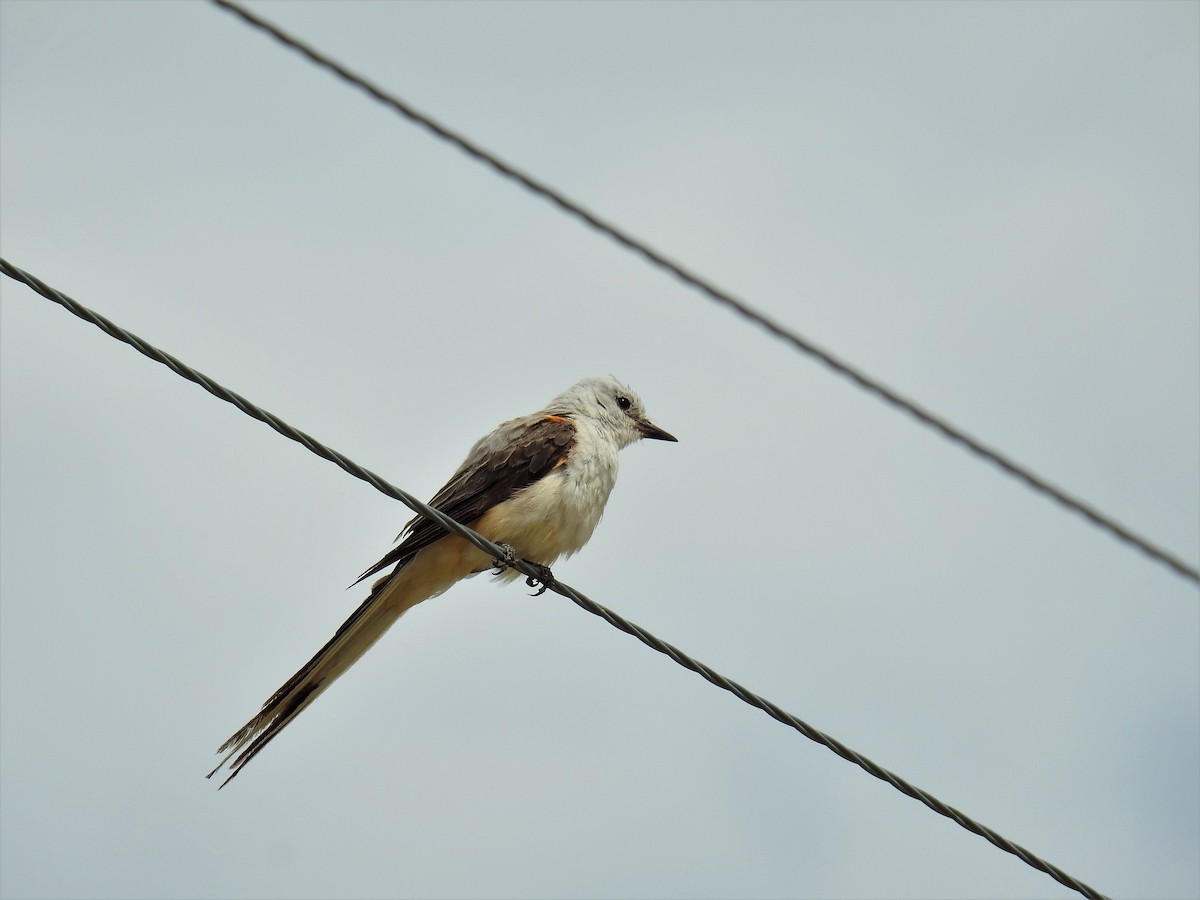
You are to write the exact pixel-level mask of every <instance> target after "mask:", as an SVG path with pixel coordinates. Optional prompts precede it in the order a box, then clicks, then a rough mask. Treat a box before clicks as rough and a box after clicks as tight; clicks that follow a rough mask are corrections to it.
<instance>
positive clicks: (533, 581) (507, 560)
mask: <svg viewBox="0 0 1200 900" xmlns="http://www.w3.org/2000/svg"><path fill="white" fill-rule="evenodd" d="M496 546H497V547H499V548H500V549H501V550H502V551H504V555H503V556H498V557H496V558H495V559H493V560H492V566H493V568H492V574H493V575H503V574H504V572H505V571H506V570H508V569H515V568H516V567H517V564H518V563H522V562H523V563H525V564H526V565H529V566H533V567H534V568H535V569H537V574H536V575H529V576H528V577H526V579H525V585H526V586H527V587H531V588H537V590H536V591H535V592H534V593H533V594H531V595H530V596H532V597H540V596H542V594H544V593H546V590H547V589H548V588H552V587H554V585H555V581H554V573H553V572H551V571H550V567H549V566H543V565H540V564H538V563H535V562H530V561H529V560H527V559H524V560H523V559H521V558H520V557H519V556H517V551H516V550H514V549H513V548H512V545H510V544H503V543H498V544H496Z"/></svg>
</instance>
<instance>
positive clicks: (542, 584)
mask: <svg viewBox="0 0 1200 900" xmlns="http://www.w3.org/2000/svg"><path fill="white" fill-rule="evenodd" d="M525 562H526V563H528V564H529V565H531V566H533V567H534V568H535V569H537V574H536V575H530V576H529V577H528V578H526V579H525V586H526V587H535V588H537V590H536V591H534V592H533V593H532V594H530V595H529V596H531V597H540V596H542V594H544V593H546V589H547V588H552V587H554V585H555V584H557V583H558V582H556V581H555V580H554V573H553V572H551V571H550V567H549V566H542V565H538V564H537V563H535V562H529V560H525Z"/></svg>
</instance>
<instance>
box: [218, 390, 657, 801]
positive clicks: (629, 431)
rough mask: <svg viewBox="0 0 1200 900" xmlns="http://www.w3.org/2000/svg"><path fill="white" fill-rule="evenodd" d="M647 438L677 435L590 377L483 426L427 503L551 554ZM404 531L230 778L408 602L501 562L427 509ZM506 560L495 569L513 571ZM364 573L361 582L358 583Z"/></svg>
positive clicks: (258, 721) (569, 546) (587, 526)
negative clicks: (628, 450) (539, 405)
mask: <svg viewBox="0 0 1200 900" xmlns="http://www.w3.org/2000/svg"><path fill="white" fill-rule="evenodd" d="M642 438H652V439H654V440H659V441H674V440H676V438H674V437H672V436H671V435H669V434H667V432H665V431H663V430H662V429H661V428H659V427H658V426H656V425H654V424H653V423H652V422H651V421H650V420H649V419H648V418H646V412H645V410H644V409H643V408H642V401H641V400H639V399H638V396H637V394H635V393H634V392H633V391H631V390H630V389H629V388H627V387H626V386H625V385H623V384H621V383H620V382H619V381H617V380H616V379H615V378H585V379H584V380H583V381H581V382H579V383H578V384H576V385H574V386H573V387H570V388H568V389H567V390H566V391H564V392H563V393H561V394H559V395H558V396H557V397H555V398H554V399H553V400H551V401H550V405H549V406H547V407H546V408H545V409H543V410H541V411H540V412H536V413H533V414H532V415H529V416H522V417H521V418H519V419H512V420H510V421H508V422H505V423H503V424H502V425H499V426H498V427H497V428H496V430H495V431H493V432H491V433H490V434H488V435H485V436H484V437H482V438H480V439H479V440H478V441H477V442H476V443H475V446H474V447H472V448H471V452H470V453H469V454H468V455H467V459H466V461H465V462H464V463H463V464H462V465H461V466H459V467H458V471H457V472H455V473H454V476H453V477H452V478H451V479H450V480H449V481H448V482H446V485H445V487H443V488H442V489H441V490H440V491H438V492H437V494H435V495H434V497H433V499H432V500H430V501H429V505H430V506H432V507H434V508H436V509H439V510H441V511H442V512H444V513H446V515H448V516H450V517H451V518H453V519H455V520H457V521H459V522H461V523H463V524H464V525H468V526H470V527H471V528H473V529H475V531H477V532H479V533H480V534H482V535H483V536H484V537H486V538H488V539H490V540H492V541H495V542H496V543H499V544H506V545H508V546H509V547H511V548H512V550H513V552H514V553H515V554H516V556H518V557H520V558H522V559H525V560H528V561H529V562H532V563H534V564H536V565H540V566H550V565H552V564H553V563H554V561H555V560H556V559H558V558H559V557H560V556H564V555H565V556H569V555H571V554H572V553H574V552H576V551H577V550H579V549H580V548H581V547H583V545H584V544H586V543H587V542H588V539H589V538H590V537H591V536H592V532H593V531H595V530H596V525H597V524H598V523H599V522H600V517H601V515H603V514H604V505H605V503H607V502H608V495H609V493H610V492H611V491H612V489H613V485H614V484H615V483H616V480H617V451H618V450H620V449H621V448H622V447H626V446H628V445H629V444H632V443H633V442H634V441H637V440H641V439H642ZM397 540H398V541H399V542H400V543H399V544H398V545H397V546H396V547H395V548H393V549H392V551H391V552H390V553H388V554H387V555H386V556H384V557H383V559H381V560H380V561H379V562H377V563H375V565H373V566H371V568H369V569H367V571H365V572H363V574H362V575H360V576H359V578H358V581H362V580H363V579H364V578H368V577H370V576H372V575H375V574H378V573H379V572H382V571H384V570H385V569H388V568H391V569H392V571H391V572H390V573H388V574H387V575H385V576H383V577H382V578H380V579H379V580H378V581H376V582H375V583H374V584H373V585H372V586H371V593H370V595H369V596H368V597H367V599H366V600H365V601H363V604H362V605H361V606H360V607H359V608H358V609H356V610H355V611H354V614H353V615H351V616H350V618H349V619H347V620H346V621H345V622H344V623H342V627H341V628H339V629H338V630H337V633H336V634H335V635H334V636H333V637H332V638H331V639H330V640H329V642H328V643H327V644H326V645H325V646H324V647H322V648H321V649H320V651H319V652H318V653H317V655H316V656H314V657H313V658H312V659H310V660H309V661H308V662H307V663H305V664H304V667H303V668H301V669H300V671H299V672H297V673H296V674H295V675H293V676H292V677H291V678H289V679H288V680H287V683H285V684H284V685H283V687H281V688H280V689H279V690H277V691H276V692H275V693H274V694H272V695H271V696H270V697H269V698H268V699H267V702H266V703H264V704H263V708H262V710H261V711H260V712H259V713H258V714H257V715H256V716H255V717H254V718H252V719H251V720H250V721H249V722H247V723H246V724H245V725H243V726H242V727H241V729H240V730H239V731H237V732H236V733H235V734H234V735H233V736H232V737H230V738H229V740H227V741H226V742H225V743H224V744H222V745H221V747H220V749H219V750H218V751H217V752H218V753H224V754H225V756H224V757H223V758H222V759H221V762H220V764H218V766H217V767H216V768H215V769H213V770H212V772H209V773H208V776H209V777H210V778H211V777H212V776H213V775H214V774H216V772H217V770H218V769H220V768H221V766H224V765H226V764H228V766H229V777H228V778H226V779H225V781H224V782H222V787H224V785H225V784H228V783H229V781H230V779H232V778H233V777H234V776H235V775H237V774H238V772H240V771H241V770H242V767H243V766H244V765H246V763H248V762H249V761H250V760H252V759H253V758H254V757H255V756H257V755H258V752H259V751H260V750H262V748H263V747H265V746H266V745H267V744H269V743H270V742H271V740H272V739H274V737H275V736H276V735H277V734H279V732H281V731H282V730H283V729H284V728H285V727H287V725H288V723H289V722H291V721H292V719H294V718H296V716H298V715H299V714H300V713H301V712H302V711H303V710H304V708H305V707H307V706H308V705H309V704H310V703H312V702H313V701H314V700H315V699H317V697H318V696H319V695H320V694H321V692H322V691H324V690H325V689H326V688H327V687H329V685H331V684H332V683H333V682H334V681H335V680H336V679H337V678H338V676H340V675H341V674H342V673H343V672H345V671H346V670H347V669H349V668H350V667H351V666H352V665H354V663H355V662H357V661H358V659H359V657H361V656H362V655H363V654H364V653H366V652H367V651H368V650H369V649H370V648H371V645H372V644H374V643H375V642H376V641H377V640H379V638H381V637H382V636H383V633H384V632H385V631H387V630H388V629H389V628H390V627H391V626H392V623H394V622H395V621H396V620H397V619H398V618H400V616H401V615H402V614H403V613H404V612H405V611H406V610H408V609H411V608H412V607H414V606H416V605H417V604H418V603H420V602H421V601H422V600H428V599H429V598H430V597H436V596H437V595H438V594H441V593H443V592H444V591H446V590H447V589H449V588H450V587H451V585H453V584H454V583H455V582H457V581H460V580H462V579H463V578H467V577H469V576H471V575H475V574H478V573H479V572H483V571H486V570H488V569H491V568H494V567H495V566H496V562H495V561H493V560H491V559H489V558H488V556H487V554H485V553H483V552H482V551H481V550H479V549H478V548H477V547H475V546H474V545H472V544H469V543H467V542H466V541H464V540H463V539H462V538H460V537H457V536H455V535H451V534H447V533H446V532H445V531H444V530H443V529H442V527H441V526H440V525H438V524H437V523H435V522H432V521H430V520H429V519H426V518H424V517H422V516H417V517H416V518H415V519H413V520H412V521H411V522H409V523H408V525H406V526H405V528H404V531H402V532H401V533H400V537H398V538H397ZM518 574H519V573H518V572H517V571H516V570H514V569H505V570H504V571H503V572H501V573H499V575H498V576H497V577H498V578H500V579H503V580H512V579H513V578H516V577H517V575H518ZM358 581H356V582H355V584H357V583H358Z"/></svg>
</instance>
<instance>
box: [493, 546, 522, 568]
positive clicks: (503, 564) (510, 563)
mask: <svg viewBox="0 0 1200 900" xmlns="http://www.w3.org/2000/svg"><path fill="white" fill-rule="evenodd" d="M496 546H497V547H499V548H500V549H501V550H502V551H503V552H504V555H503V556H498V557H496V558H495V559H493V560H492V566H493V569H492V574H493V575H503V574H504V572H505V570H507V569H513V568H516V565H517V563H518V562H520V558H519V557H518V556H517V551H516V550H514V549H513V548H512V545H511V544H504V543H498V544H496Z"/></svg>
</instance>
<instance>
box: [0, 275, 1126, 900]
mask: <svg viewBox="0 0 1200 900" xmlns="http://www.w3.org/2000/svg"><path fill="white" fill-rule="evenodd" d="M0 272H3V273H4V274H5V275H7V276H8V277H9V278H12V279H14V280H16V281H19V282H21V283H23V284H26V285H28V286H29V287H30V288H32V289H33V290H34V291H36V292H37V293H39V294H41V295H42V296H43V297H45V298H46V299H48V300H52V301H54V302H55V303H57V304H59V305H60V306H62V307H64V308H65V309H66V310H68V311H69V312H71V313H73V314H74V315H76V316H78V317H79V318H81V319H83V320H84V321H85V322H90V323H91V324H93V325H95V326H96V327H98V328H100V329H101V330H102V331H104V332H105V333H106V334H108V335H110V336H111V337H114V338H116V339H117V340H119V341H122V342H124V343H126V344H129V345H130V346H131V347H133V348H134V349H135V350H137V351H138V352H139V353H142V354H143V355H145V356H148V357H149V358H150V359H152V360H154V361H155V362H159V363H162V364H163V365H164V366H166V367H167V368H169V369H170V370H171V371H172V372H174V373H175V374H177V375H179V376H181V377H183V378H186V379H187V380H188V381H191V382H194V383H195V384H198V385H200V386H201V387H202V388H204V389H205V390H206V391H208V392H209V393H210V394H212V395H213V396H215V397H218V398H220V399H221V400H224V401H225V402H227V403H232V404H233V405H234V406H236V407H237V408H238V409H240V410H241V411H242V412H244V413H245V414H246V415H248V416H250V417H251V418H254V419H258V420H259V421H260V422H264V423H265V424H267V425H269V426H270V427H271V428H273V429H274V430H275V431H277V432H279V433H280V434H281V435H283V436H284V437H286V438H290V439H291V440H293V441H296V442H297V443H299V444H301V445H303V446H304V447H305V448H307V449H308V450H310V451H311V452H313V453H315V454H316V455H317V456H319V457H321V458H322V459H327V460H329V461H330V462H333V463H335V464H336V465H338V466H339V467H341V468H342V469H344V470H345V471H346V472H348V473H349V474H351V475H353V476H354V477H355V478H359V479H361V480H363V481H365V482H366V483H367V484H369V485H371V486H372V487H373V488H375V489H376V490H378V491H380V492H381V493H383V494H385V495H387V496H388V497H392V498H393V499H396V500H399V501H400V502H401V503H403V504H405V505H406V506H408V507H409V508H410V509H412V510H413V511H414V512H416V513H419V514H420V515H423V516H426V517H428V518H430V519H433V520H435V521H436V522H438V523H439V524H440V525H441V526H442V527H443V528H445V529H447V530H448V531H450V532H453V533H454V534H456V535H458V536H459V537H462V538H464V539H466V540H468V541H470V542H471V543H472V544H474V545H475V546H476V547H478V548H479V549H480V550H482V551H483V552H484V553H487V554H490V555H491V556H492V557H493V558H495V559H501V558H503V557H504V556H505V551H504V548H502V547H500V546H499V545H497V544H494V543H492V542H491V541H489V540H488V539H487V538H485V537H483V536H482V535H479V534H476V533H475V532H474V531H472V530H471V529H470V528H467V527H466V526H465V525H461V524H459V523H458V522H456V521H455V520H454V519H452V518H450V517H449V516H447V515H445V514H443V513H441V512H440V511H438V510H436V509H434V508H433V507H431V506H427V505H426V504H424V503H422V502H421V501H420V500H418V499H417V498H416V497H414V496H413V495H412V494H409V493H408V492H407V491H402V490H401V489H400V488H398V487H395V486H393V485H391V484H389V483H388V482H386V481H384V480H383V479H382V478H380V477H379V476H378V475H376V474H375V473H374V472H371V471H370V470H368V469H364V468H363V467H362V466H360V465H358V464H357V463H356V462H354V461H353V460H351V459H349V458H348V457H346V456H344V455H342V454H341V453H339V452H338V451H336V450H333V449H331V448H329V447H327V446H325V445H324V444H322V443H321V442H319V441H318V440H316V439H315V438H313V437H311V436H309V435H307V434H305V433H304V432H302V431H299V430H298V429H296V428H293V427H292V426H291V425H289V424H287V423H286V422H284V421H283V420H281V419H279V418H278V417H276V416H274V415H272V414H271V413H269V412H267V411H266V410H264V409H262V408H261V407H259V406H257V405H255V404H254V403H251V402H250V401H249V400H247V399H246V398H245V397H243V396H241V395H240V394H237V393H235V392H233V391H231V390H229V389H228V388H226V387H223V386H222V385H220V384H218V383H217V382H215V381H213V380H212V379H211V378H209V377H208V376H207V375H205V374H203V373H202V372H199V371H197V370H196V369H193V368H192V367H191V366H189V365H187V364H186V363H184V362H182V361H180V360H178V359H176V358H175V357H174V356H171V355H170V354H169V353H166V352H164V351H162V350H160V349H158V348H157V347H155V346H154V345H153V344H150V343H149V342H147V341H144V340H143V339H142V338H140V337H138V336H137V335H135V334H132V333H131V332H129V331H126V330H125V329H124V328H121V327H120V326H119V325H117V324H115V323H114V322H112V321H111V320H110V319H107V318H105V317H104V316H102V315H100V314H99V313H96V312H93V311H92V310H90V309H88V308H87V307H85V306H83V305H82V304H80V303H79V302H77V301H76V300H74V299H72V298H71V297H69V296H67V295H66V294H64V293H62V292H61V291H58V290H56V289H55V288H53V287H51V286H50V285H48V284H46V283H45V282H44V281H42V280H41V279H39V278H37V277H36V276H34V275H31V274H30V273H28V272H25V271H23V270H22V269H19V268H17V267H16V266H14V265H12V264H11V263H9V262H8V261H7V260H5V259H3V258H0ZM511 565H512V566H513V568H515V569H517V570H518V571H520V572H522V573H523V574H525V575H526V576H529V577H531V578H534V579H537V578H539V577H540V576H541V575H542V574H543V573H542V572H541V570H540V569H539V568H537V567H535V566H532V565H530V564H529V563H527V562H525V561H524V560H518V561H516V562H515V563H511ZM546 587H548V588H549V589H550V590H552V591H554V592H556V593H558V594H561V595H562V596H564V597H566V598H568V599H569V600H571V601H573V602H574V603H575V604H576V605H578V606H579V607H581V608H582V609H585V610H587V611H588V612H590V613H591V614H592V615H595V616H599V617H600V618H602V619H604V620H605V621H607V622H608V623H609V624H611V625H613V626H615V627H616V628H619V629H620V630H621V631H623V632H625V633H626V634H629V635H632V636H633V637H636V638H637V639H638V640H639V641H641V642H642V643H643V644H645V645H646V646H647V647H650V648H651V649H653V650H657V651H658V652H659V653H662V654H665V655H666V656H669V657H670V658H671V659H673V660H674V661H675V662H677V663H678V664H679V665H681V666H683V667H684V668H686V669H690V670H691V671H693V672H695V673H696V674H698V675H700V676H701V677H702V678H704V679H705V680H706V681H708V682H709V683H711V684H714V685H716V686H717V687H719V688H721V689H722V690H726V691H729V692H730V693H731V694H733V695H734V696H735V697H737V698H738V699H739V700H741V701H742V702H744V703H748V704H749V705H751V706H753V707H755V708H757V709H760V710H762V711H763V712H765V713H766V714H767V715H769V716H770V717H771V718H773V719H775V720H776V721H779V722H782V723H783V724H784V725H787V726H789V727H791V728H794V729H795V730H796V731H798V732H800V733H801V734H802V735H804V736H805V737H806V738H808V739H809V740H812V741H815V742H817V743H818V744H822V745H823V746H825V747H827V748H829V749H830V750H832V751H833V752H834V753H836V754H837V755H838V756H840V757H842V759H845V760H847V761H849V762H852V763H854V764H855V765H856V766H858V767H859V768H861V769H863V770H864V771H865V772H868V773H869V774H871V775H873V776H875V777H876V778H878V779H880V780H882V781H886V782H887V783H888V784H890V785H891V786H892V787H894V788H895V789H896V790H898V791H900V792H901V793H903V794H906V795H907V796H909V797H912V798H913V799H915V800H919V801H921V802H922V803H923V804H925V805H926V806H927V807H929V808H930V809H932V810H933V811H934V812H936V813H938V814H940V815H943V816H945V817H947V818H948V819H952V820H953V821H954V822H957V823H958V824H959V825H960V826H962V827H963V828H965V829H967V830H968V831H970V832H972V833H974V834H977V835H979V836H980V837H982V838H984V839H985V840H987V841H988V842H990V843H991V844H993V845H995V846H996V847H999V848H1000V849H1001V850H1003V851H1005V852H1006V853H1011V854H1013V855H1014V856H1016V857H1017V858H1018V859H1020V860H1021V861H1022V862H1024V863H1025V864H1026V865H1029V866H1032V867H1033V868H1035V869H1038V870H1039V871H1042V872H1045V873H1046V874H1047V875H1049V876H1050V877H1051V878H1053V879H1054V880H1055V881H1057V882H1059V883H1060V884H1063V885H1065V886H1066V887H1069V888H1071V889H1072V890H1075V891H1078V892H1079V893H1080V894H1082V895H1083V896H1085V897H1089V898H1091V900H1107V898H1106V897H1105V895H1103V894H1101V893H1100V892H1099V891H1097V890H1096V889H1095V888H1092V887H1090V886H1089V885H1087V884H1085V883H1084V882H1082V881H1079V880H1078V879H1076V878H1074V877H1072V876H1071V875H1068V874H1067V873H1066V872H1064V871H1063V870H1062V869H1060V868H1058V866H1055V865H1053V864H1051V863H1049V862H1047V861H1046V860H1044V859H1042V858H1041V857H1039V856H1037V855H1036V854H1034V853H1032V852H1031V851H1029V850H1027V849H1025V848H1024V847H1022V846H1021V845H1020V844H1015V843H1013V842H1012V841H1010V840H1008V839H1007V838H1005V837H1004V836H1003V835H1001V834H999V833H997V832H996V831H993V830H992V829H991V828H988V827H987V826H986V825H983V824H981V823H980V822H977V821H975V820H974V819H972V818H971V817H970V816H967V815H966V814H965V813H962V812H960V811H959V810H957V809H955V808H954V807H952V806H949V805H947V804H946V803H943V802H942V801H941V800H939V799H938V798H936V797H934V796H933V795H932V794H930V793H928V792H927V791H923V790H921V789H920V788H919V787H916V786H915V785H913V784H910V783H909V782H908V781H906V780H905V779H903V778H901V777H900V776H899V775H896V774H895V773H894V772H891V771H889V770H887V769H885V768H883V766H880V765H879V764H878V763H875V762H873V761H871V760H870V759H868V758H867V757H865V756H863V755H862V754H860V753H858V752H856V751H854V750H852V749H850V748H849V747H847V746H846V745H845V744H843V743H842V742H841V741H839V740H837V739H836V738H833V737H830V736H829V735H827V734H825V733H824V732H822V731H820V730H818V729H817V728H814V727H813V726H812V725H809V724H808V723H807V722H805V721H804V720H802V719H799V718H797V717H796V716H793V715H792V714H791V713H789V712H786V711H785V710H783V709H782V708H781V707H779V706H777V705H776V704H774V703H772V702H771V701H770V700H767V699H766V698H764V697H760V696H759V695H758V694H755V693H754V692H752V691H750V690H748V689H747V688H744V687H742V685H740V684H738V683H737V682H736V681H731V680H730V679H728V678H726V677H725V676H724V675H721V674H720V673H719V672H716V671H714V670H713V669H711V668H709V667H708V666H706V665H705V664H704V663H702V662H699V661H698V660H695V659H693V658H692V657H690V656H688V655H687V654H686V653H684V652H683V651H682V650H680V649H679V648H677V647H675V646H673V645H671V644H668V643H667V642H666V641H663V640H661V639H660V638H657V637H655V636H654V635H652V634H650V633H649V632H648V631H646V630H645V629H643V628H641V627H639V626H637V625H635V624H634V623H633V622H630V621H629V620H628V619H626V618H624V617H622V616H621V615H619V614H617V613H615V612H613V611H612V610H611V609H608V608H607V607H604V606H601V605H600V604H599V603H597V602H596V601H594V600H592V599H590V598H588V597H586V596H584V595H583V594H581V593H579V592H578V591H576V590H575V589H574V588H572V587H571V586H570V585H567V584H563V583H562V582H561V581H552V582H551V583H549V584H547V585H546Z"/></svg>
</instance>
